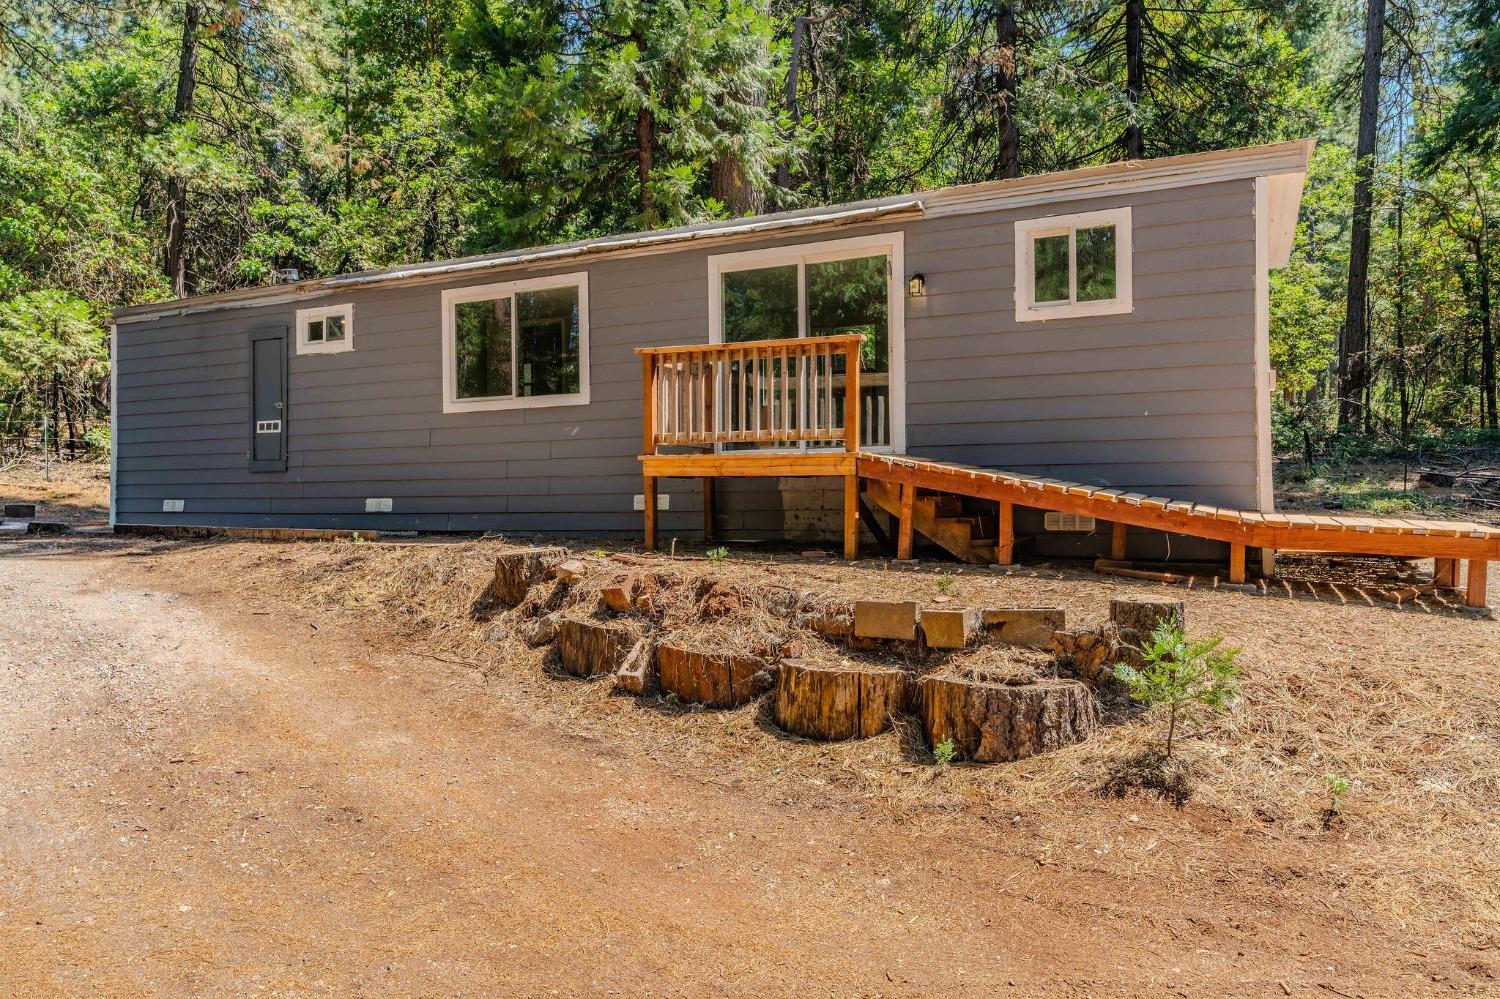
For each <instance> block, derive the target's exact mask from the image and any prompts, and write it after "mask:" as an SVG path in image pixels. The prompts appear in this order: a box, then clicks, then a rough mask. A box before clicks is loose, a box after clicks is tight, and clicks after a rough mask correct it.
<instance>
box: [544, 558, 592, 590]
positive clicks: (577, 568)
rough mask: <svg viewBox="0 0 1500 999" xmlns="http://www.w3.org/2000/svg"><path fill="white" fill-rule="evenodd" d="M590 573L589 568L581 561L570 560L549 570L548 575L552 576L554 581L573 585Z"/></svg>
mask: <svg viewBox="0 0 1500 999" xmlns="http://www.w3.org/2000/svg"><path fill="white" fill-rule="evenodd" d="M588 571H589V567H588V566H587V565H585V564H584V563H583V561H582V560H581V559H576V558H570V559H566V560H564V561H562V562H559V563H557V564H556V565H554V566H553V567H552V568H550V569H548V570H547V574H548V575H550V576H551V577H552V578H553V579H556V580H559V581H561V582H564V583H568V584H570V585H571V584H573V583H576V582H578V581H579V580H580V579H582V578H583V577H584V574H585V573H587V572H588Z"/></svg>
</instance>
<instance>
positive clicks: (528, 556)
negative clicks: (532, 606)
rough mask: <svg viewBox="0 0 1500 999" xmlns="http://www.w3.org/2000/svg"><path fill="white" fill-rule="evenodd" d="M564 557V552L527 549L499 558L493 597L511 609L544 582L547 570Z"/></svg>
mask: <svg viewBox="0 0 1500 999" xmlns="http://www.w3.org/2000/svg"><path fill="white" fill-rule="evenodd" d="M567 556H568V550H567V549H566V548H528V549H526V550H524V551H518V552H506V553H505V554H503V555H500V556H498V557H497V558H496V559H495V595H496V596H497V597H499V598H500V600H501V601H503V602H504V603H507V604H509V605H510V606H512V607H514V606H515V605H516V604H518V603H520V602H521V601H522V600H525V599H526V594H528V593H530V592H531V588H532V587H533V586H535V585H536V584H537V583H540V582H541V581H542V580H544V579H546V578H547V572H548V570H550V569H551V568H552V567H553V566H555V565H557V564H558V563H559V562H561V561H562V560H563V559H565V558H567Z"/></svg>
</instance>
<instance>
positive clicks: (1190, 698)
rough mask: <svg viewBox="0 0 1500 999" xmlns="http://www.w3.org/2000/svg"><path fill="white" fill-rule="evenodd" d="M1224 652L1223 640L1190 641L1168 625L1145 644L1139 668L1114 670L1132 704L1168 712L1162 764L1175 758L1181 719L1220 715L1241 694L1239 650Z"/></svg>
mask: <svg viewBox="0 0 1500 999" xmlns="http://www.w3.org/2000/svg"><path fill="white" fill-rule="evenodd" d="M1223 646H1224V639H1222V638H1217V637H1216V638H1196V639H1190V638H1188V637H1187V635H1186V633H1185V632H1184V631H1183V630H1182V628H1181V627H1180V626H1179V625H1176V624H1173V623H1171V622H1166V621H1164V622H1162V623H1161V624H1159V625H1157V627H1156V630H1155V631H1153V632H1152V633H1151V637H1150V638H1149V639H1147V640H1146V641H1145V642H1143V643H1141V654H1142V662H1141V665H1140V666H1139V667H1136V666H1131V665H1130V664H1128V663H1120V664H1119V665H1117V666H1116V667H1115V678H1116V679H1118V680H1119V681H1120V682H1121V683H1123V684H1125V686H1126V687H1127V688H1128V689H1129V690H1130V697H1131V699H1132V700H1134V701H1138V702H1139V703H1141V704H1144V705H1145V706H1146V707H1147V708H1155V707H1162V706H1165V707H1166V708H1167V745H1166V751H1165V752H1164V753H1163V754H1162V755H1163V756H1164V758H1166V759H1170V758H1171V756H1172V745H1173V742H1174V740H1175V739H1176V736H1177V721H1178V719H1179V718H1182V719H1183V720H1184V721H1186V720H1187V719H1188V718H1190V717H1191V716H1193V715H1194V714H1196V713H1197V712H1198V711H1199V710H1207V711H1210V712H1213V713H1215V714H1221V713H1223V712H1224V711H1226V710H1227V709H1228V707H1229V704H1230V702H1231V701H1233V700H1234V698H1235V696H1236V695H1237V694H1238V693H1239V684H1238V683H1236V682H1235V681H1236V678H1238V677H1239V675H1240V669H1239V667H1238V666H1236V665H1235V659H1236V658H1237V657H1238V656H1239V654H1240V650H1239V649H1235V648H1225V647H1223Z"/></svg>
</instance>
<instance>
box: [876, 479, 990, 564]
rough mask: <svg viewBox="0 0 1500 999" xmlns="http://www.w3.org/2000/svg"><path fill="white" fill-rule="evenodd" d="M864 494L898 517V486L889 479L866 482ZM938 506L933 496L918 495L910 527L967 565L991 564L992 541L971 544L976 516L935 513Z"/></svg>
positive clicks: (913, 504)
mask: <svg viewBox="0 0 1500 999" xmlns="http://www.w3.org/2000/svg"><path fill="white" fill-rule="evenodd" d="M866 495H867V496H869V498H870V500H871V501H872V502H874V503H875V505H876V506H879V507H880V508H881V509H882V510H884V511H886V512H887V513H889V514H891V515H892V516H893V517H898V518H899V517H900V516H901V488H900V487H899V486H897V485H895V484H893V483H889V482H877V481H871V482H867V483H866ZM940 505H941V504H940V503H939V501H938V499H937V498H934V497H931V496H918V497H917V498H916V499H915V501H914V502H913V503H912V530H914V531H915V532H916V533H918V534H920V535H922V536H923V537H924V538H927V539H928V540H930V541H932V542H933V543H934V544H936V545H937V546H938V547H939V548H942V549H943V550H944V551H947V552H949V553H950V554H952V555H953V556H955V557H956V558H959V559H961V560H963V561H964V562H968V563H969V564H970V565H988V564H991V563H993V562H994V561H995V547H994V543H993V542H991V543H990V544H989V545H988V546H985V545H982V544H981V545H976V544H975V541H976V537H975V535H976V533H978V532H976V529H975V528H976V525H975V524H974V523H972V522H971V521H974V520H977V519H978V518H969V517H940V516H937V515H936V511H937V509H938V508H939V506H940ZM949 509H951V506H950V507H949Z"/></svg>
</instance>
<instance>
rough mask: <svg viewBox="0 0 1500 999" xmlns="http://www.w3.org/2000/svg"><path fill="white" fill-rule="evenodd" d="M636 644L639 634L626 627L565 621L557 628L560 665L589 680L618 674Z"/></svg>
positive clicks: (606, 623)
mask: <svg viewBox="0 0 1500 999" xmlns="http://www.w3.org/2000/svg"><path fill="white" fill-rule="evenodd" d="M635 643H636V635H635V632H634V631H633V630H632V629H631V628H629V627H627V626H626V625H624V624H623V623H622V624H615V623H611V622H603V623H596V622H593V621H577V620H574V619H572V618H563V619H562V620H561V621H560V622H559V623H558V626H557V658H558V662H560V663H561V664H562V668H563V669H564V670H566V671H567V672H569V673H571V674H573V675H574V676H578V677H583V678H585V679H589V678H592V677H596V676H604V675H606V674H608V673H615V672H618V671H619V669H620V667H621V666H622V665H624V663H625V659H626V657H627V656H629V655H630V650H631V649H632V648H634V647H635Z"/></svg>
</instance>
